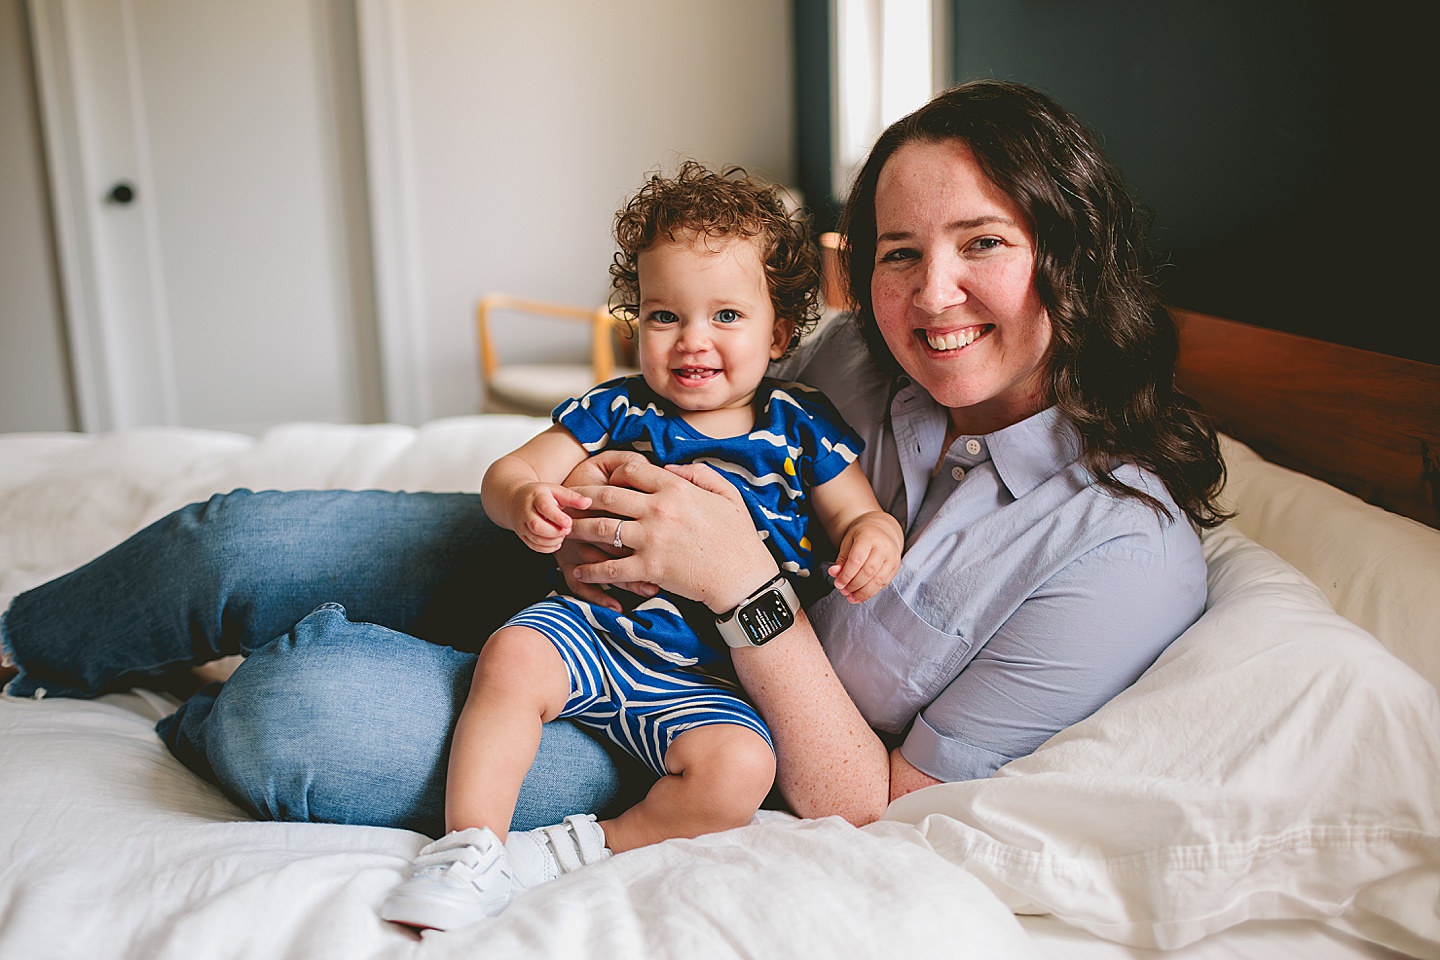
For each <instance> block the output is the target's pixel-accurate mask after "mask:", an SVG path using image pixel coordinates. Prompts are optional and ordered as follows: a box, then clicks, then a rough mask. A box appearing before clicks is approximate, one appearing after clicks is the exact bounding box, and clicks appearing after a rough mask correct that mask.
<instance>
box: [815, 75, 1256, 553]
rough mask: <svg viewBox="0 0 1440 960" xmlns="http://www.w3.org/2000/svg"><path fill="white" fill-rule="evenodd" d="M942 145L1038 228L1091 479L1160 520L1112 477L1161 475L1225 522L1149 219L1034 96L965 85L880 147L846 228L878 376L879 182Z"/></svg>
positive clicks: (1055, 341) (1052, 107)
mask: <svg viewBox="0 0 1440 960" xmlns="http://www.w3.org/2000/svg"><path fill="white" fill-rule="evenodd" d="M946 140H959V141H961V142H963V143H965V144H968V145H969V147H970V149H971V151H972V152H973V153H974V155H975V159H976V161H977V162H978V163H979V165H980V168H981V169H982V170H983V171H984V172H985V175H986V176H988V177H989V178H990V181H991V182H992V183H994V184H995V185H996V186H997V187H999V188H1000V189H1001V190H1003V191H1004V192H1005V194H1006V195H1007V196H1008V197H1010V199H1011V200H1013V201H1014V202H1015V204H1016V206H1018V207H1019V208H1020V209H1021V210H1023V211H1024V212H1025V215H1026V217H1027V218H1028V219H1029V221H1030V227H1031V229H1032V230H1033V232H1034V235H1035V247H1036V252H1035V275H1034V282H1035V289H1036V291H1037V293H1038V294H1039V295H1040V299H1041V301H1042V302H1043V303H1044V304H1045V309H1046V311H1047V312H1048V313H1049V317H1050V324H1051V330H1052V340H1051V347H1050V356H1049V358H1048V364H1047V371H1046V372H1047V388H1048V391H1049V395H1050V398H1051V400H1052V401H1053V402H1054V403H1055V404H1056V405H1057V406H1058V407H1059V408H1060V410H1061V411H1063V412H1064V414H1065V415H1066V416H1067V417H1068V418H1069V419H1070V420H1071V421H1072V422H1073V423H1074V424H1075V426H1076V428H1077V429H1078V430H1079V431H1080V437H1081V443H1082V446H1083V451H1082V458H1083V460H1084V463H1085V466H1086V467H1087V468H1088V469H1089V470H1090V472H1091V473H1092V474H1093V475H1094V476H1095V477H1096V479H1097V481H1098V482H1099V483H1100V485H1101V486H1103V487H1105V488H1106V489H1107V490H1109V491H1111V492H1112V493H1114V494H1116V495H1119V496H1127V497H1135V498H1137V499H1140V500H1142V501H1145V502H1147V503H1149V504H1151V505H1152V506H1154V507H1156V508H1157V509H1163V508H1161V506H1160V503H1159V501H1157V500H1155V498H1153V497H1151V496H1149V495H1147V494H1145V493H1143V492H1141V491H1139V490H1136V489H1134V488H1133V487H1130V486H1127V485H1126V484H1125V483H1124V482H1123V481H1121V480H1119V479H1117V478H1116V477H1115V474H1114V470H1115V467H1116V465H1118V464H1120V463H1133V464H1137V465H1139V466H1142V467H1145V468H1147V469H1149V470H1151V471H1153V472H1154V473H1155V474H1157V475H1158V476H1159V477H1160V479H1162V480H1163V481H1164V482H1165V486H1166V488H1167V489H1168V490H1169V491H1170V495H1171V496H1172V497H1174V498H1175V502H1176V503H1177V504H1178V505H1179V506H1180V508H1181V509H1182V510H1184V511H1185V513H1186V514H1187V515H1189V517H1190V519H1191V520H1193V521H1194V522H1195V523H1197V524H1198V525H1200V526H1202V527H1213V526H1215V525H1217V524H1219V523H1220V522H1222V521H1223V520H1225V519H1227V518H1228V517H1229V516H1230V514H1229V513H1227V512H1226V511H1225V510H1224V509H1223V508H1222V507H1221V506H1220V505H1219V502H1218V500H1217V497H1218V494H1219V491H1220V488H1221V486H1223V484H1224V480H1225V464H1224V462H1223V461H1222V460H1221V459H1220V450H1219V443H1218V439H1217V437H1216V433H1215V426H1214V423H1213V422H1212V421H1211V419H1210V418H1209V417H1208V416H1207V415H1206V414H1205V413H1204V412H1203V411H1202V410H1201V409H1200V408H1199V406H1198V405H1197V404H1196V403H1195V402H1194V401H1193V400H1191V399H1190V398H1189V397H1187V396H1185V395H1184V394H1182V393H1181V392H1180V391H1179V390H1177V389H1176V388H1175V360H1176V355H1177V352H1178V348H1179V341H1178V337H1177V334H1176V330H1175V321H1174V320H1173V319H1172V318H1171V316H1170V314H1169V312H1168V311H1167V310H1166V309H1165V305H1164V303H1163V302H1162V301H1161V298H1160V293H1159V290H1158V289H1157V287H1156V284H1155V282H1154V274H1153V268H1152V266H1151V263H1150V250H1149V245H1148V243H1147V240H1146V232H1147V230H1146V228H1147V225H1148V224H1147V218H1146V216H1145V213H1144V211H1143V210H1142V209H1141V208H1140V206H1139V204H1137V203H1136V202H1135V200H1134V198H1133V197H1132V196H1131V195H1130V191H1129V190H1128V189H1127V188H1126V186H1125V182H1124V180H1123V178H1122V177H1121V176H1120V172H1119V170H1117V169H1116V168H1115V167H1114V165H1112V164H1111V163H1110V161H1109V160H1108V159H1107V158H1106V157H1105V154H1104V152H1103V151H1102V150H1101V149H1100V146H1099V138H1098V137H1096V135H1095V134H1094V133H1092V132H1091V131H1090V130H1089V129H1087V128H1086V127H1085V126H1084V125H1083V124H1082V123H1081V122H1080V121H1079V120H1078V119H1076V118H1075V116H1074V115H1073V114H1071V113H1070V112H1069V111H1068V110H1066V109H1065V108H1064V107H1063V106H1061V105H1060V104H1059V103H1057V102H1056V101H1055V100H1054V99H1052V98H1051V97H1049V96H1047V95H1045V94H1043V93H1041V92H1040V91H1038V90H1034V89H1032V88H1030V87H1026V86H1023V85H1021V84H1018V83H1010V82H1007V81H1002V80H975V81H971V82H969V83H965V84H961V85H960V86H958V87H955V88H953V89H951V90H948V91H946V92H945V93H942V94H940V95H939V96H937V97H936V98H935V99H933V100H931V101H930V102H929V103H928V104H926V105H925V106H923V107H921V108H920V109H919V110H916V111H915V112H914V113H912V114H910V115H909V116H907V117H904V118H902V119H900V120H897V121H896V122H895V123H894V124H892V125H891V126H890V127H889V128H888V129H887V130H886V131H885V132H884V133H882V134H881V135H880V138H879V139H878V140H876V142H875V146H874V147H873V148H872V149H871V151H870V156H869V157H868V158H867V159H866V161H865V165H864V167H863V168H862V169H861V171H860V174H859V176H858V177H857V178H856V180H855V184H854V186H853V187H852V188H851V191H850V197H849V199H848V201H847V202H846V204H845V212H844V214H843V216H842V221H841V232H842V233H843V234H844V235H845V238H846V242H845V245H844V247H843V249H842V256H841V261H842V264H843V268H844V270H845V273H846V274H847V282H848V286H849V294H850V297H851V299H852V300H853V301H854V304H855V306H856V308H857V313H858V317H859V321H860V327H861V330H862V332H863V333H864V334H865V340H866V343H867V345H868V346H869V348H870V353H871V356H872V357H873V358H874V359H875V361H876V364H877V365H878V366H879V367H880V368H881V369H882V370H885V371H886V372H888V373H891V374H898V373H899V372H900V370H899V364H897V363H896V362H895V358H894V357H893V356H891V354H890V351H889V349H888V348H887V347H886V346H885V341H884V339H883V338H882V337H881V335H880V331H879V327H878V324H877V322H876V319H875V309H874V305H873V303H872V302H871V299H870V280H871V276H872V275H873V274H874V272H875V249H876V222H875V193H876V189H877V187H878V184H879V180H880V172H881V170H882V169H883V168H884V166H885V163H886V161H887V160H889V159H890V157H892V156H893V155H894V154H895V152H896V151H897V150H899V149H900V148H901V147H902V146H904V145H905V144H907V143H911V142H915V141H919V142H927V143H939V142H943V141H946ZM1167 512H1168V511H1167Z"/></svg>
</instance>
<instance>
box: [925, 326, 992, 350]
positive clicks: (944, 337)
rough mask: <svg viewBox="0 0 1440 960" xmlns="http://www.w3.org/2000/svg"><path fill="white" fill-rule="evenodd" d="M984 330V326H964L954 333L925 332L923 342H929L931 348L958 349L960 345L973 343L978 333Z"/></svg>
mask: <svg viewBox="0 0 1440 960" xmlns="http://www.w3.org/2000/svg"><path fill="white" fill-rule="evenodd" d="M984 332H985V328H984V327H966V328H965V329H964V330H958V331H956V332H955V333H944V334H939V335H937V334H933V333H928V332H927V333H926V334H925V342H926V343H928V344H930V347H931V349H933V350H958V349H960V348H961V347H968V346H970V344H972V343H974V342H975V341H976V340H977V339H978V338H979V337H980V334H982V333H984Z"/></svg>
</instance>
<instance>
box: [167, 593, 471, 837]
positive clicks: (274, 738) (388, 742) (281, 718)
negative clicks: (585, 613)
mask: <svg viewBox="0 0 1440 960" xmlns="http://www.w3.org/2000/svg"><path fill="white" fill-rule="evenodd" d="M473 662H474V658H473V657H469V656H467V655H465V654H460V653H457V652H455V651H453V650H448V649H447V648H443V647H435V646H432V645H430V644H426V643H424V642H423V641H419V640H415V639H414V638H411V637H406V636H405V635H403V634H397V633H395V632H394V631H391V630H387V629H385V628H383V627H378V626H375V625H373V624H357V623H351V622H350V621H348V620H347V619H346V618H345V611H344V609H343V608H342V607H340V606H339V605H338V604H326V605H324V606H322V607H320V608H319V609H317V610H316V611H314V612H313V613H312V614H310V615H309V616H307V617H305V618H304V619H303V620H301V621H300V623H298V624H297V625H296V626H295V628H294V629H293V630H291V631H290V632H289V633H288V634H286V635H285V636H282V637H279V638H277V639H276V640H274V641H272V642H271V643H269V644H266V645H265V646H263V647H261V648H259V649H258V650H256V651H255V652H254V653H252V654H251V655H250V656H249V657H248V658H246V660H245V661H244V662H243V663H242V664H241V665H240V667H239V668H238V669H237V670H236V671H235V674H234V675H233V676H232V677H231V678H230V679H229V680H228V681H227V682H226V683H225V685H224V687H223V688H221V690H220V692H219V695H218V696H217V697H215V702H214V704H213V706H211V707H210V709H209V710H208V712H207V713H206V714H205V715H204V716H203V717H200V718H197V724H196V729H194V730H193V731H191V732H189V733H187V734H186V735H185V739H189V740H192V741H194V742H195V743H196V744H197V748H198V750H199V751H201V752H202V753H203V755H204V757H205V759H206V761H207V762H208V765H209V767H210V768H211V770H212V771H213V778H214V780H215V781H216V782H217V783H218V784H219V785H220V786H221V787H222V788H223V789H224V790H225V791H226V793H228V794H229V795H230V796H231V797H232V798H233V799H235V800H236V801H237V802H240V803H241V804H242V805H244V806H246V807H247V808H248V809H249V810H251V812H253V813H255V814H256V815H257V816H259V817H261V818H263V819H270V820H287V821H312V822H328V823H350V824H365V825H374V826H394V827H407V828H410V829H427V828H432V827H433V826H434V824H436V823H438V822H440V821H441V819H442V817H443V811H444V761H445V757H446V746H447V743H448V737H449V732H450V729H451V727H452V726H453V723H454V718H455V714H456V712H457V711H458V709H459V705H460V703H462V702H463V695H464V690H465V688H466V686H467V685H468V683H469V674H470V670H471V668H472V666H473ZM187 706H188V705H187ZM168 739H169V738H167V741H168ZM176 739H177V740H178V739H181V737H180V736H178V735H177V737H176ZM176 752H177V755H180V753H179V751H178V750H177V751H176ZM181 759H185V757H184V756H181ZM192 766H196V765H193V764H192ZM201 772H203V770H202V771H201ZM427 832H428V830H427Z"/></svg>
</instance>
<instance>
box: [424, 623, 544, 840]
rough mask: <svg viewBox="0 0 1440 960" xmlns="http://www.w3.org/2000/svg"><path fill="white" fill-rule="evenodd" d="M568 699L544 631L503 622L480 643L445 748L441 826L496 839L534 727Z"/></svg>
mask: <svg viewBox="0 0 1440 960" xmlns="http://www.w3.org/2000/svg"><path fill="white" fill-rule="evenodd" d="M569 697H570V674H569V671H568V670H567V669H566V666H565V661H564V660H563V659H562V658H561V656H560V654H559V653H558V652H557V651H556V649H555V645H554V644H553V643H551V642H550V640H549V639H548V638H546V637H545V635H544V634H541V633H539V632H537V631H535V630H532V629H530V628H529V627H522V626H518V625H515V624H511V625H508V626H505V627H501V628H500V629H499V630H497V631H496V632H495V634H494V635H493V636H492V637H491V638H490V639H489V640H487V641H486V643H485V647H484V648H483V649H482V650H481V651H480V659H479V662H478V663H477V664H476V666H475V678H474V679H473V680H472V681H471V684H470V696H469V698H468V699H467V700H466V701H465V708H464V709H463V710H462V711H461V712H460V719H459V720H458V721H457V722H456V725H455V736H454V739H453V740H452V742H451V745H450V767H449V773H448V776H447V780H446V784H445V829H446V830H449V831H454V830H464V829H466V828H469V827H489V828H490V829H491V830H492V831H493V832H494V833H495V835H496V836H497V837H499V838H500V839H501V840H504V838H505V834H506V831H508V830H509V829H510V818H511V816H512V815H513V814H514V812H515V801H516V799H517V798H518V797H519V795H520V784H521V782H522V781H523V780H524V779H525V774H526V772H527V771H528V770H529V769H530V765H531V764H532V763H533V762H534V761H535V752H536V750H537V749H538V747H539V745H540V725H541V724H542V723H545V722H547V721H549V720H553V719H555V717H556V716H557V715H558V714H559V713H560V711H561V710H562V709H564V707H565V702H566V701H567V700H568V699H569Z"/></svg>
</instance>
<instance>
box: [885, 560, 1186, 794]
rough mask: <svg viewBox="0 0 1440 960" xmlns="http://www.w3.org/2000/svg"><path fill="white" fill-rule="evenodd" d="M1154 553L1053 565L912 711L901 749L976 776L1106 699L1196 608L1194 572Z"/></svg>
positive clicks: (918, 759) (945, 775)
mask: <svg viewBox="0 0 1440 960" xmlns="http://www.w3.org/2000/svg"><path fill="white" fill-rule="evenodd" d="M1158 560H1159V558H1157V556H1156V554H1155V553H1154V552H1152V551H1137V550H1134V549H1131V548H1127V547H1124V546H1123V545H1120V544H1106V545H1102V546H1100V547H1097V548H1096V549H1095V550H1093V551H1091V552H1090V553H1088V554H1085V555H1084V556H1082V557H1080V558H1078V559H1077V560H1075V561H1074V562H1072V563H1070V564H1069V565H1067V566H1066V567H1065V568H1064V569H1062V570H1060V571H1059V572H1057V573H1056V574H1055V575H1054V576H1053V577H1051V579H1050V580H1049V581H1048V582H1046V583H1045V584H1043V585H1042V586H1041V587H1040V588H1039V589H1038V590H1036V591H1035V592H1034V593H1032V594H1031V596H1030V597H1029V598H1027V599H1026V600H1025V601H1024V602H1023V603H1021V604H1020V606H1019V607H1018V608H1017V609H1016V610H1015V612H1014V613H1013V614H1011V616H1010V617H1009V619H1008V620H1007V621H1006V622H1005V623H1004V625H1003V626H1002V627H1001V629H1000V630H999V631H998V632H997V633H996V634H995V635H994V636H993V637H992V638H991V639H990V641H989V642H988V643H986V644H985V646H984V647H983V648H982V649H981V650H980V651H979V652H978V653H977V654H976V655H975V657H974V659H973V660H971V661H970V663H969V664H968V665H967V666H966V667H965V669H964V670H962V671H961V672H960V673H959V675H958V676H956V677H955V679H954V680H952V681H951V682H950V684H949V685H948V686H947V687H945V689H944V690H943V691H942V692H941V693H940V695H939V696H937V697H936V698H935V699H934V700H933V701H931V703H930V705H929V706H927V707H926V708H925V709H924V710H922V711H921V712H920V715H919V716H918V717H916V719H915V722H914V724H913V726H912V727H911V729H910V731H909V733H908V734H907V735H906V737H905V740H904V742H903V744H902V745H901V748H900V752H901V755H903V756H904V757H905V759H906V760H908V761H909V762H910V763H911V764H913V765H914V766H915V767H917V768H918V769H920V770H921V771H923V772H925V773H928V774H929V775H930V776H932V777H936V778H938V779H940V780H945V781H956V780H975V779H981V778H984V777H988V776H990V775H991V774H992V773H994V772H995V771H996V770H998V769H999V768H1000V767H1001V766H1003V765H1004V764H1006V763H1008V762H1010V761H1011V760H1014V759H1016V758H1018V757H1023V756H1026V755H1028V754H1030V753H1033V752H1034V751H1035V749H1036V748H1037V747H1039V746H1040V745H1041V744H1042V743H1044V742H1045V741H1046V740H1048V739H1050V737H1052V736H1054V735H1055V734H1056V733H1058V732H1060V731H1061V730H1063V729H1065V728H1066V727H1068V726H1070V725H1071V724H1074V723H1077V722H1079V721H1080V720H1083V719H1084V718H1086V717H1088V716H1089V715H1090V714H1092V713H1094V712H1095V711H1096V710H1098V709H1099V708H1100V707H1102V706H1103V705H1104V704H1106V703H1107V702H1109V700H1110V699H1111V698H1112V697H1114V696H1115V695H1116V694H1117V693H1119V692H1120V691H1122V690H1124V689H1125V688H1126V687H1128V686H1129V685H1130V684H1132V683H1134V682H1135V680H1136V679H1137V678H1138V677H1139V676H1140V675H1141V674H1142V673H1144V672H1145V670H1146V669H1147V668H1148V667H1149V666H1150V664H1151V663H1153V662H1154V661H1155V658H1156V657H1158V656H1159V655H1160V654H1161V652H1163V651H1164V649H1165V648H1166V647H1167V646H1169V645H1170V643H1171V641H1173V640H1174V639H1175V638H1176V637H1178V636H1179V635H1180V634H1181V633H1182V632H1183V631H1184V630H1185V629H1186V628H1187V627H1188V626H1189V625H1190V624H1191V623H1193V622H1194V621H1195V620H1196V619H1197V618H1198V617H1199V616H1200V614H1201V612H1202V611H1203V609H1204V605H1205V593H1204V579H1203V576H1201V577H1200V578H1199V580H1198V582H1199V589H1198V590H1197V588H1196V578H1195V577H1193V576H1188V577H1187V576H1177V575H1176V571H1175V570H1174V568H1173V567H1172V566H1171V565H1170V564H1167V563H1164V562H1157V561H1158ZM1202 562H1203V561H1202Z"/></svg>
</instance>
